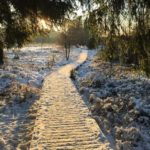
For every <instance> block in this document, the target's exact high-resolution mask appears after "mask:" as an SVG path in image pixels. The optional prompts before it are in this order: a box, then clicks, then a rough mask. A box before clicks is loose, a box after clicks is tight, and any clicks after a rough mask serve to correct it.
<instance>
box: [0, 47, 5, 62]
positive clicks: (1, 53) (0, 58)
mask: <svg viewBox="0 0 150 150" xmlns="http://www.w3.org/2000/svg"><path fill="white" fill-rule="evenodd" d="M3 64H4V51H3V48H0V65H3Z"/></svg>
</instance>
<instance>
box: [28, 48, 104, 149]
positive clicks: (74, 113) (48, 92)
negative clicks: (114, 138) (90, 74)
mask: <svg viewBox="0 0 150 150" xmlns="http://www.w3.org/2000/svg"><path fill="white" fill-rule="evenodd" d="M86 58H87V51H83V52H82V53H81V54H80V57H79V59H78V60H77V61H76V62H75V63H73V64H68V65H66V66H64V67H61V68H60V69H58V70H57V71H55V72H53V73H52V74H50V75H49V76H47V77H46V79H45V82H44V85H43V89H42V94H41V98H40V100H39V108H38V112H37V118H36V121H35V127H34V131H33V135H32V141H31V146H30V149H31V150H67V149H75V150H79V149H81V150H85V149H87V150H94V149H97V150H101V149H105V150H106V145H107V142H106V143H105V142H104V143H103V142H101V141H100V140H99V134H101V131H100V129H99V127H98V125H97V123H96V122H95V120H93V119H92V118H91V117H90V112H89V110H88V108H87V106H86V104H85V103H84V101H83V99H82V97H81V96H80V94H79V93H78V91H77V89H76V87H75V86H74V84H73V83H72V81H71V79H70V72H71V70H72V69H74V68H76V67H77V66H78V65H80V64H82V63H83V62H84V61H85V60H86Z"/></svg>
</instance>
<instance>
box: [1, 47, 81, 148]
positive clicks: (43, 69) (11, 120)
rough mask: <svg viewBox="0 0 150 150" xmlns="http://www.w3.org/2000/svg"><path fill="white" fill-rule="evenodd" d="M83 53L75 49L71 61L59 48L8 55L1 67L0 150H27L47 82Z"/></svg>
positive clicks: (25, 50)
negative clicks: (54, 71)
mask: <svg viewBox="0 0 150 150" xmlns="http://www.w3.org/2000/svg"><path fill="white" fill-rule="evenodd" d="M80 50H81V49H76V48H72V51H71V55H70V60H69V61H66V60H65V53H64V51H63V49H62V48H61V47H57V46H50V45H46V46H45V45H44V46H42V47H41V46H29V47H24V48H22V49H21V50H20V51H18V52H16V51H13V50H8V51H5V57H6V58H5V65H4V66H1V67H0V150H1V149H2V150H3V149H8V150H13V149H17V148H20V149H28V147H29V145H30V139H31V132H32V128H33V126H34V120H35V117H36V105H37V102H38V101H37V100H38V98H39V97H40V90H41V87H42V83H43V80H44V78H45V77H46V76H47V75H48V74H49V73H51V72H52V71H53V70H55V69H57V68H59V67H60V66H62V65H64V64H67V63H69V62H72V61H74V60H75V59H76V58H77V57H78V54H79V52H80ZM16 53H17V55H18V56H19V57H18V56H17V55H16Z"/></svg>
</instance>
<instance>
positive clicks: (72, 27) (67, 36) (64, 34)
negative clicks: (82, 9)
mask: <svg viewBox="0 0 150 150" xmlns="http://www.w3.org/2000/svg"><path fill="white" fill-rule="evenodd" d="M87 41H88V32H87V31H86V29H85V28H84V25H83V23H82V20H81V18H80V17H78V18H76V19H73V20H69V19H67V20H65V22H64V24H63V26H62V27H61V34H60V40H59V42H60V44H62V45H64V48H65V53H66V59H67V60H68V59H69V54H70V46H72V45H76V46H77V45H86V44H87Z"/></svg>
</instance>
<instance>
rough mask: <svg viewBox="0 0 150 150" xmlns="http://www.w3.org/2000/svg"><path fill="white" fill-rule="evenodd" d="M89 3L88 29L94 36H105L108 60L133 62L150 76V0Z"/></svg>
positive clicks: (107, 0)
mask: <svg viewBox="0 0 150 150" xmlns="http://www.w3.org/2000/svg"><path fill="white" fill-rule="evenodd" d="M88 4H89V5H90V10H89V15H88V17H87V20H86V23H87V26H88V27H89V29H90V30H91V31H92V34H94V36H96V37H105V52H106V56H107V58H108V59H109V60H120V62H123V63H128V62H129V63H130V64H132V63H133V64H135V65H136V67H137V68H140V69H142V70H144V71H145V72H146V73H147V75H148V74H150V44H149V41H150V1H148V0H132V1H131V0H101V1H98V0H91V1H90V3H88ZM91 4H92V5H91ZM92 6H93V7H92Z"/></svg>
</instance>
